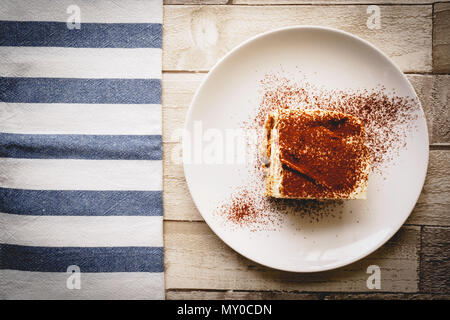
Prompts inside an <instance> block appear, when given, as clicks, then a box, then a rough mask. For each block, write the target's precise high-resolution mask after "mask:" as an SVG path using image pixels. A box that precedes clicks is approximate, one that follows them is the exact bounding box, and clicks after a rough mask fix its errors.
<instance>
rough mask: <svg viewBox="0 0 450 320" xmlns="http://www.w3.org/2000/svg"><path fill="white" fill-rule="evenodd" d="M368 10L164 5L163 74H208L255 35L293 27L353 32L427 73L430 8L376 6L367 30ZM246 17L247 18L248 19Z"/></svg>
mask: <svg viewBox="0 0 450 320" xmlns="http://www.w3.org/2000/svg"><path fill="white" fill-rule="evenodd" d="M366 9H367V6H363V5H348V6H346V5H342V6H236V5H232V6H229V5H219V6H214V5H212V6H179V5H172V6H171V5H166V6H165V7H164V26H163V28H164V30H163V53H164V54H163V70H194V71H195V70H205V71H206V70H208V69H209V68H210V67H211V66H212V65H213V64H214V63H215V62H216V61H217V60H218V59H219V58H220V57H222V56H223V55H224V54H226V53H227V52H228V51H229V50H231V49H232V48H233V47H235V46H236V45H238V44H239V43H241V42H242V41H244V40H247V39H248V38H250V37H252V36H254V35H257V34H259V33H262V32H265V31H269V30H273V29H277V28H280V27H285V26H292V25H300V24H302V25H312V24H313V25H323V26H330V27H335V28H338V29H342V30H345V31H348V32H351V33H353V34H356V35H358V36H360V37H362V38H364V39H366V40H368V41H370V42H371V43H373V44H374V45H376V46H377V47H378V48H380V49H381V50H382V51H384V52H385V53H386V54H388V55H389V56H390V57H391V58H392V59H393V60H394V61H395V62H396V63H397V64H398V65H399V66H400V68H401V69H402V70H403V71H407V72H429V71H431V69H432V53H431V47H432V31H431V30H432V6H431V5H417V6H401V5H400V6H391V5H389V6H380V9H381V15H382V18H381V24H382V27H381V29H378V30H371V29H369V28H367V26H366V22H367V18H368V14H367V13H366ZM249 17H251V18H249Z"/></svg>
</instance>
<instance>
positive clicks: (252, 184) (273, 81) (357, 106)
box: [217, 74, 421, 230]
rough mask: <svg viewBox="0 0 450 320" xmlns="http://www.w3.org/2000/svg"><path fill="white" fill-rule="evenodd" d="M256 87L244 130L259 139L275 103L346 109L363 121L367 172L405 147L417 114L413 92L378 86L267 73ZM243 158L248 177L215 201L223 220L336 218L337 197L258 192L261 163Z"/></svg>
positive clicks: (255, 226)
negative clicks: (324, 84) (333, 84)
mask: <svg viewBox="0 0 450 320" xmlns="http://www.w3.org/2000/svg"><path fill="white" fill-rule="evenodd" d="M261 89H262V94H261V102H260V103H259V105H257V107H256V109H255V110H254V114H253V115H252V116H251V117H250V119H248V120H246V121H244V122H243V123H242V127H243V129H244V130H247V131H249V132H250V131H256V132H257V135H258V139H259V141H262V134H263V126H264V122H265V120H266V117H267V115H268V113H270V112H271V111H273V110H275V109H278V108H307V109H324V110H330V111H338V112H342V113H346V114H350V115H352V116H355V117H357V118H359V119H360V120H361V121H362V122H363V124H364V128H365V131H366V145H367V148H368V150H369V154H370V161H371V172H372V173H374V174H379V175H382V174H383V168H385V167H386V166H388V165H389V164H391V163H392V162H393V161H395V158H396V156H397V155H398V154H399V152H400V151H401V150H402V149H403V148H405V147H406V138H407V136H408V133H409V132H410V130H411V129H413V125H414V122H415V120H416V119H417V118H418V117H419V116H421V112H420V107H419V104H418V102H417V101H416V100H415V99H414V98H412V97H403V96H398V95H396V94H395V92H388V91H387V90H386V89H385V88H384V87H382V86H380V87H377V88H374V89H371V90H350V89H336V90H329V89H324V88H319V87H317V86H314V85H313V84H311V83H309V82H308V81H307V80H304V81H302V82H301V83H298V82H295V81H292V80H289V79H287V78H286V77H280V76H278V75H276V74H271V75H267V76H266V77H265V78H264V79H262V80H261ZM259 151H260V150H259V149H258V148H248V150H247V152H249V153H255V152H259ZM248 158H249V159H253V163H250V164H249V166H248V170H249V173H250V176H251V177H252V178H251V179H250V180H249V181H248V182H247V184H246V185H243V186H241V187H240V188H238V189H237V190H233V191H232V192H231V195H230V198H229V199H226V200H224V201H223V203H221V204H220V205H219V206H218V207H217V213H218V214H220V215H221V216H222V217H225V219H226V220H227V221H228V222H229V223H231V224H233V225H236V226H240V227H242V226H247V227H250V228H251V229H252V230H261V229H267V228H269V227H272V226H274V225H278V224H279V223H280V219H281V215H284V214H295V215H299V216H302V217H307V218H309V221H310V222H311V223H313V222H319V221H320V220H321V219H323V218H324V217H330V216H332V217H337V218H339V215H340V214H342V207H343V201H319V200H283V199H273V198H268V197H266V196H264V188H265V182H264V177H265V170H264V163H263V161H262V159H261V157H260V156H259V155H258V154H249V157H248Z"/></svg>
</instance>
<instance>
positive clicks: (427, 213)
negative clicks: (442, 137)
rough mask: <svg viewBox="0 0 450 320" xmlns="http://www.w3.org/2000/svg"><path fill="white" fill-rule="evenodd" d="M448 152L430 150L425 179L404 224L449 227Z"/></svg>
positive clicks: (449, 151) (449, 155)
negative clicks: (415, 202) (417, 198)
mask: <svg viewBox="0 0 450 320" xmlns="http://www.w3.org/2000/svg"><path fill="white" fill-rule="evenodd" d="M449 172H450V150H431V151H430V160H429V164H428V172H427V177H426V179H425V184H424V187H423V189H422V193H421V194H420V197H419V200H418V201H417V204H416V206H415V208H414V210H413V212H412V213H411V216H410V217H409V218H408V220H407V221H406V223H409V224H421V225H441V226H450V215H449V212H450V179H449V178H448V173H449Z"/></svg>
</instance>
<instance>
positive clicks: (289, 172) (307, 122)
mask: <svg viewBox="0 0 450 320" xmlns="http://www.w3.org/2000/svg"><path fill="white" fill-rule="evenodd" d="M265 129H266V136H265V137H266V141H265V142H264V149H265V150H266V154H267V157H268V160H269V166H268V170H267V176H266V195H267V196H272V197H276V198H294V199H365V198H366V188H367V180H368V171H369V155H368V152H367V147H366V145H365V143H364V142H365V138H364V135H365V133H364V127H363V124H362V123H361V121H360V120H359V119H358V118H355V117H353V116H351V115H348V114H344V113H340V112H332V111H325V110H302V109H278V110H277V111H275V112H272V113H271V114H269V116H268V118H267V120H266V123H265Z"/></svg>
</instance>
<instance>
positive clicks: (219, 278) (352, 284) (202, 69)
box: [163, 0, 450, 299]
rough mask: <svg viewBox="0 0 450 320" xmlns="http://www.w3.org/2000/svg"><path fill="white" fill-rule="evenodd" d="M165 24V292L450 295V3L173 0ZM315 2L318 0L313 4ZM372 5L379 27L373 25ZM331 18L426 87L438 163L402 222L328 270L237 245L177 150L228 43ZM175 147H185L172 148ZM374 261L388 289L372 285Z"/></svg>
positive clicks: (177, 295) (423, 95) (421, 89)
mask: <svg viewBox="0 0 450 320" xmlns="http://www.w3.org/2000/svg"><path fill="white" fill-rule="evenodd" d="M164 3H165V5H164V25H163V28H164V29H163V119H164V120H163V143H164V220H165V221H164V244H165V266H166V267H165V268H166V270H165V281H166V298H167V299H216V298H219V299H224V298H225V299H240V298H245V299H253V298H256V299H304V298H309V299H343V298H344V299H345V298H425V299H428V298H445V299H449V298H450V281H449V279H450V277H449V276H448V272H450V178H449V172H450V117H449V106H448V103H449V97H450V91H449V88H450V75H449V74H450V3H449V2H447V3H436V2H435V1H432V0H409V1H408V0H400V1H393V0H372V1H366V0H334V1H333V0H320V1H307V0H281V1H277V0H234V1H227V0H209V1H208V0H203V1H202V0H190V1H182V0H165V1H164ZM311 3H314V5H311ZM369 5H377V6H378V7H379V9H380V13H381V15H380V19H381V20H380V21H381V28H379V29H369V28H368V27H367V24H366V22H367V19H368V18H369V16H370V15H371V11H369V13H367V12H368V11H367V9H368V6H369ZM302 24H304V25H322V26H330V27H335V28H339V29H342V30H345V31H348V32H351V33H353V34H356V35H358V36H360V37H362V38H364V39H366V40H368V41H370V42H371V43H373V44H375V45H376V46H377V47H378V48H380V49H381V50H382V51H384V52H385V53H386V54H388V55H389V56H390V57H391V58H392V59H393V60H394V61H395V62H396V63H397V64H398V66H399V67H400V68H401V69H402V71H403V72H404V73H405V74H407V76H408V78H409V80H410V81H411V83H412V84H413V86H414V88H415V89H416V92H417V93H418V95H419V97H420V100H421V102H422V106H423V108H424V110H425V114H426V117H427V122H428V128H429V134H430V163H429V168H428V174H427V178H426V181H425V186H424V189H423V191H422V194H421V196H420V198H419V200H418V202H417V205H416V207H415V209H414V211H413V212H412V214H411V216H410V217H409V219H408V220H407V222H406V224H405V225H404V226H403V227H402V228H401V229H400V231H399V232H398V233H397V234H396V235H395V236H394V237H393V238H392V239H391V240H390V241H389V242H388V243H387V244H385V245H384V246H383V247H382V248H380V249H379V250H377V251H376V252H375V253H373V254H371V255H370V256H368V257H366V258H365V259H363V260H361V261H358V262H355V263H353V264H351V265H349V266H346V267H342V268H340V269H337V270H333V271H327V272H322V273H308V274H298V273H288V272H282V271H277V270H273V269H270V268H266V267H263V266H261V265H258V264H256V263H254V262H252V261H250V260H248V259H246V258H244V257H243V256H241V255H239V254H238V253H236V252H234V251H233V250H232V249H230V248H229V247H228V246H227V245H226V244H225V243H223V242H222V241H221V240H220V239H219V238H218V237H217V236H216V235H215V234H214V233H213V232H212V231H211V230H210V228H209V227H208V226H207V225H206V224H205V222H204V221H203V219H202V217H201V215H200V214H199V212H198V210H197V209H196V207H195V205H194V203H193V202H192V199H191V196H190V194H189V191H188V189H187V186H186V182H185V179H184V174H183V168H182V166H181V165H180V164H176V163H174V161H172V160H171V157H172V154H173V152H177V150H179V149H180V142H179V137H178V134H177V132H178V130H179V129H180V128H182V126H183V122H184V118H185V114H186V111H187V108H188V106H189V104H190V101H191V99H192V96H193V94H194V92H195V90H196V89H197V87H198V85H199V83H200V81H201V80H202V79H203V78H204V77H205V75H206V73H207V71H208V70H209V69H210V68H211V66H213V65H214V63H215V62H216V61H217V60H218V59H219V58H220V57H222V56H223V55H224V54H225V53H227V52H228V51H229V50H230V49H232V48H233V47H235V46H236V45H238V44H239V43H241V42H242V41H244V40H246V39H248V38H249V37H251V36H253V35H256V34H258V33H261V32H264V31H268V30H271V29H276V28H280V27H283V26H290V25H302ZM174 148H176V149H174ZM369 265H378V266H380V268H381V289H380V290H377V289H374V290H369V289H368V288H367V286H366V280H367V278H368V276H369V274H367V273H366V271H367V267H368V266H369Z"/></svg>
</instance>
